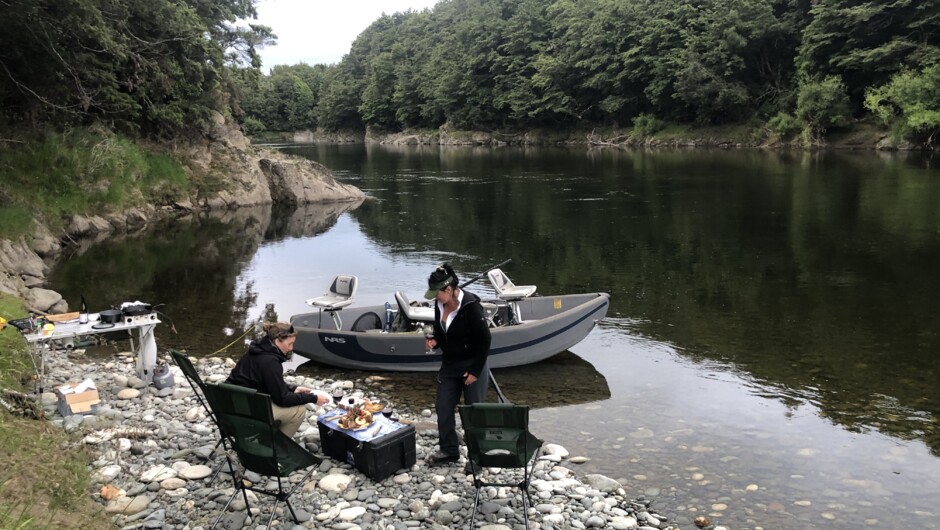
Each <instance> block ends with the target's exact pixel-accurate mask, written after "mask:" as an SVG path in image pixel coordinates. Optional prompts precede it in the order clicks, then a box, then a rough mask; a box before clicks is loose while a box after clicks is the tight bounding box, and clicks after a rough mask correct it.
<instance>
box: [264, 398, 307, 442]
mask: <svg viewBox="0 0 940 530" xmlns="http://www.w3.org/2000/svg"><path fill="white" fill-rule="evenodd" d="M271 412H272V413H273V415H274V421H280V422H281V427H280V429H281V432H282V433H284V434H286V435H287V436H288V437H293V436H294V434H295V433H296V432H297V429H300V424H301V423H303V422H304V420H305V419H307V406H306V405H297V406H294V407H278V406H277V405H275V404H274V403H271Z"/></svg>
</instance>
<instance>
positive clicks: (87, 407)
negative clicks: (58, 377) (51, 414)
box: [55, 379, 101, 416]
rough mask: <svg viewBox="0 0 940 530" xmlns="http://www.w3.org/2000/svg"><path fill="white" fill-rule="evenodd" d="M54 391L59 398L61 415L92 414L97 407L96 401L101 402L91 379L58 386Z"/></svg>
mask: <svg viewBox="0 0 940 530" xmlns="http://www.w3.org/2000/svg"><path fill="white" fill-rule="evenodd" d="M55 393H56V396H57V397H58V398H59V403H58V407H59V414H61V415H62V416H70V415H72V414H94V413H95V411H96V410H97V409H98V403H101V399H100V398H99V397H98V388H97V387H95V383H94V381H92V380H91V379H85V380H84V381H82V382H81V383H69V384H65V385H62V386H58V387H56V389H55Z"/></svg>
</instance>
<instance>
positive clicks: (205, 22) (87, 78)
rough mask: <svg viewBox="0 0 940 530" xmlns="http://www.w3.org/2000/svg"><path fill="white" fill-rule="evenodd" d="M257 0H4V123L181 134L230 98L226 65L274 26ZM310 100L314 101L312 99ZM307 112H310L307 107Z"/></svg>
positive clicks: (0, 116) (245, 56)
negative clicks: (260, 17)
mask: <svg viewBox="0 0 940 530" xmlns="http://www.w3.org/2000/svg"><path fill="white" fill-rule="evenodd" d="M254 2H255V0H181V1H174V0H7V1H4V2H0V19H2V20H3V26H4V28H3V32H0V106H2V109H3V111H2V112H0V126H3V127H5V128H11V127H13V128H15V127H19V126H24V125H25V126H30V127H31V126H35V125H37V124H43V123H47V124H52V125H54V126H62V125H65V124H68V125H72V124H79V125H84V124H92V123H100V124H104V125H105V126H106V127H110V128H114V129H117V130H119V131H122V132H125V133H131V134H141V135H145V136H154V137H175V136H177V135H180V134H182V133H184V132H185V131H187V130H192V129H193V128H194V127H197V128H198V127H199V125H200V124H202V123H204V122H205V120H206V119H207V117H208V115H209V112H210V111H211V110H225V108H226V106H227V102H231V101H230V98H229V97H228V96H229V95H231V94H232V91H230V90H228V88H229V86H228V85H229V82H230V81H231V80H232V78H233V75H234V76H237V75H238V74H233V73H232V72H227V69H230V68H242V67H245V68H258V67H259V66H260V61H259V58H258V54H257V52H256V47H257V46H259V45H262V44H266V43H269V42H271V39H272V37H273V35H272V34H271V32H270V30H269V29H268V28H265V27H264V26H259V25H249V26H247V27H243V26H238V25H236V24H235V23H236V21H237V20H240V19H245V18H252V17H254V16H255V9H254ZM311 101H312V100H311ZM305 112H308V113H309V112H310V111H309V110H306V111H305Z"/></svg>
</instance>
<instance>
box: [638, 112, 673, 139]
mask: <svg viewBox="0 0 940 530" xmlns="http://www.w3.org/2000/svg"><path fill="white" fill-rule="evenodd" d="M665 127H666V122H664V121H662V120H660V119H658V118H656V116H653V115H652V114H640V115H639V116H637V117H635V118H633V131H634V132H636V133H637V134H639V135H641V136H652V135H653V134H656V133H657V132H659V131H661V130H663V128H665Z"/></svg>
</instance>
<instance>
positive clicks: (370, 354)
mask: <svg viewBox="0 0 940 530" xmlns="http://www.w3.org/2000/svg"><path fill="white" fill-rule="evenodd" d="M609 306H610V295H608V294H607V293H587V294H570V295H559V296H532V297H529V298H526V299H524V300H520V301H519V302H517V307H518V309H519V314H520V315H521V316H522V318H523V319H524V320H523V322H522V323H521V324H516V325H511V326H501V327H495V328H491V329H490V331H491V333H492V336H493V341H492V344H491V346H490V358H489V363H490V368H505V367H508V366H520V365H525V364H531V363H536V362H539V361H542V360H544V359H547V358H549V357H551V356H553V355H556V354H558V353H561V352H563V351H565V350H567V349H568V348H570V347H572V346H574V345H575V344H577V343H578V342H581V340H582V339H584V337H586V336H587V334H588V333H590V332H591V330H592V329H594V326H595V325H596V324H597V322H599V321H600V320H601V319H602V318H604V316H605V315H606V314H607V309H608V307H609ZM339 315H340V316H341V317H342V322H343V324H342V329H339V330H337V329H336V326H335V325H334V323H333V319H332V317H331V316H330V314H329V313H327V312H325V311H324V312H322V313H321V312H319V311H315V312H312V313H302V314H299V315H294V316H293V317H291V324H293V326H294V329H295V330H296V331H297V342H296V343H295V344H294V353H296V354H297V355H301V356H303V357H306V358H308V359H311V360H313V361H317V362H319V363H323V364H327V365H330V366H337V367H340V368H351V369H355V370H385V371H402V372H429V371H436V370H437V369H438V368H440V364H441V355H440V354H432V355H428V354H426V353H425V350H424V334H423V333H421V332H417V331H413V332H386V331H383V330H380V329H369V330H366V331H352V329H354V328H356V329H360V326H358V325H357V322H362V321H366V320H367V321H372V322H374V321H376V319H378V320H379V321H382V322H384V316H385V307H384V306H370V307H350V308H345V309H343V310H342V311H340V312H339Z"/></svg>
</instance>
